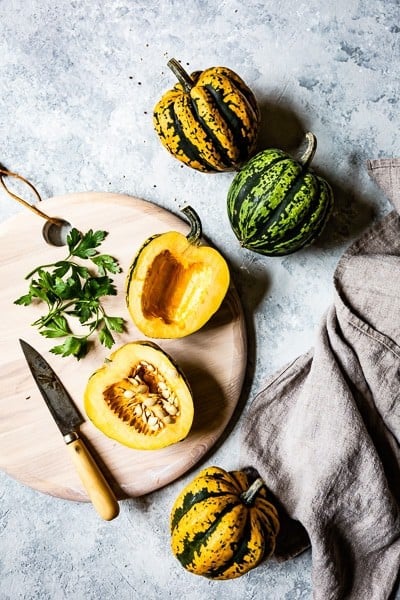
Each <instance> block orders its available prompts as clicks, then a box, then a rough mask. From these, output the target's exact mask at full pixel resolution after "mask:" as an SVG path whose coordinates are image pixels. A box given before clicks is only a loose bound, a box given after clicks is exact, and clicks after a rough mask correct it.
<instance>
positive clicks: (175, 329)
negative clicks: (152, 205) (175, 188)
mask: <svg viewBox="0 0 400 600" xmlns="http://www.w3.org/2000/svg"><path fill="white" fill-rule="evenodd" d="M182 212H183V213H184V214H185V215H186V216H187V217H188V218H189V220H190V223H191V229H190V232H189V234H188V235H187V236H184V235H183V234H182V233H179V232H177V231H169V232H167V233H163V234H158V235H154V236H152V237H150V238H149V239H148V240H146V242H145V243H144V245H143V246H142V247H141V249H140V250H139V252H138V253H137V255H136V257H135V258H134V260H133V262H132V265H131V268H130V270H129V273H128V277H127V285H126V302H127V306H128V310H129V313H130V315H131V317H132V320H133V322H134V323H135V325H136V326H137V327H138V329H139V330H140V331H141V332H142V333H143V334H144V335H146V336H147V337H150V338H181V337H184V336H186V335H189V334H190V333H193V332H194V331H197V330H198V329H200V328H201V327H202V326H203V325H204V324H205V323H206V322H207V321H208V320H209V319H210V317H211V316H212V315H213V314H214V313H215V312H216V311H217V310H218V308H219V306H220V305H221V302H222V300H223V299H224V297H225V295H226V292H227V291H228V287H229V281H230V275H229V268H228V265H227V263H226V261H225V259H224V258H223V257H222V255H221V254H220V253H219V252H218V251H217V250H215V249H214V248H210V247H209V246H199V244H200V237H201V223H200V219H199V217H198V215H197V213H196V212H195V211H194V210H193V209H192V208H191V207H189V206H187V207H185V208H184V209H183V211H182Z"/></svg>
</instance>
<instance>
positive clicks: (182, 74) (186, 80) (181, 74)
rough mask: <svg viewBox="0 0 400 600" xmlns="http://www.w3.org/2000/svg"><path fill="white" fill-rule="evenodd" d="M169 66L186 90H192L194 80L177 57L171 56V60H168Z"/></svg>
mask: <svg viewBox="0 0 400 600" xmlns="http://www.w3.org/2000/svg"><path fill="white" fill-rule="evenodd" d="M167 66H168V67H169V68H170V69H171V71H172V72H173V74H174V75H175V77H176V78H177V79H178V81H179V83H180V84H181V85H182V87H183V89H184V90H185V92H190V90H191V89H192V87H193V86H194V81H193V79H192V78H191V77H190V75H189V74H188V73H187V72H186V71H185V69H184V68H183V67H182V65H181V64H180V63H179V62H178V61H177V60H176V59H175V58H171V60H169V61H168V62H167Z"/></svg>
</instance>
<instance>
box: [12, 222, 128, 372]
mask: <svg viewBox="0 0 400 600" xmlns="http://www.w3.org/2000/svg"><path fill="white" fill-rule="evenodd" d="M106 236H107V232H106V231H93V230H92V229H90V230H89V231H88V232H87V233H85V234H82V233H81V232H80V231H78V230H77V229H75V228H72V229H71V231H70V232H69V234H68V236H67V246H68V251H69V253H68V256H67V257H66V258H65V259H63V260H59V261H57V262H55V263H50V264H46V265H41V266H39V267H36V268H35V269H33V271H31V272H30V273H28V275H27V276H26V277H25V279H27V280H30V283H29V289H28V293H27V294H24V295H23V296H21V297H20V298H18V299H17V300H15V304H20V305H23V306H28V305H30V304H32V303H34V302H42V303H45V304H46V305H47V313H46V314H44V315H43V316H42V317H40V318H39V319H37V320H36V321H35V322H34V323H32V325H33V326H36V327H37V328H38V329H39V333H40V334H41V335H43V336H45V337H47V338H65V339H64V341H63V343H62V344H60V345H57V346H54V347H53V348H51V350H50V352H53V353H54V354H59V355H61V356H69V355H72V356H75V357H76V358H77V359H78V360H79V359H80V358H83V357H84V356H85V355H86V354H87V352H88V349H89V343H90V338H91V337H92V336H93V335H94V334H96V333H97V336H98V338H99V340H100V342H101V344H103V345H104V346H106V347H107V348H111V346H112V345H113V344H114V337H113V334H112V332H116V333H122V331H123V330H124V319H123V318H121V317H112V316H110V315H108V314H107V313H106V312H105V310H104V307H103V306H102V304H101V299H102V298H103V297H104V296H115V295H116V293H117V290H116V288H115V286H114V284H113V280H112V279H111V278H110V277H109V276H108V275H107V273H119V272H120V271H121V269H120V267H119V264H118V262H117V261H116V260H115V258H113V257H112V256H110V255H109V254H100V252H99V251H98V249H97V248H98V247H99V246H100V245H101V243H102V242H103V241H104V239H105V237H106ZM75 258H78V259H81V260H89V261H90V263H92V264H91V265H90V266H91V269H89V268H88V267H86V266H83V265H82V264H80V263H79V262H76V260H74V259H75ZM71 318H76V319H77V320H78V321H79V323H80V324H81V325H82V326H84V327H85V328H86V329H85V333H83V334H81V335H77V334H74V333H73V331H72V330H71V327H70V319H71Z"/></svg>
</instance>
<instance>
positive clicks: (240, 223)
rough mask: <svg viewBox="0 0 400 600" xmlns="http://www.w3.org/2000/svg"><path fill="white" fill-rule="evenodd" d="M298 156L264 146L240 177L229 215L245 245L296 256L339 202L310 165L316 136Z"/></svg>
mask: <svg viewBox="0 0 400 600" xmlns="http://www.w3.org/2000/svg"><path fill="white" fill-rule="evenodd" d="M306 139H307V142H308V146H307V149H306V151H305V152H304V154H303V156H302V157H301V158H300V159H299V160H295V159H294V158H292V157H291V156H290V155H289V154H287V153H286V152H283V151H282V150H279V149H268V150H263V151H262V152H259V153H258V154H256V155H255V156H254V157H253V158H251V159H250V160H249V161H248V163H247V164H246V165H244V167H243V168H242V169H241V170H240V171H239V172H238V173H237V174H236V175H235V177H234V179H233V181H232V183H231V186H230V188H229V191H228V203H227V204H228V216H229V220H230V223H231V226H232V229H233V231H234V233H235V235H236V237H237V238H238V240H239V241H240V244H241V246H243V247H244V248H248V249H249V250H253V251H254V252H258V253H259V254H264V255H266V256H281V255H285V254H291V253H292V252H296V251H297V250H300V249H301V248H303V247H304V246H307V245H309V244H311V243H312V242H313V241H314V240H315V239H316V238H317V237H318V236H319V235H320V233H321V231H322V229H323V228H324V226H325V224H326V222H327V220H328V218H329V216H330V213H331V210H332V206H333V192H332V189H331V187H330V185H329V183H328V182H327V181H325V180H324V179H323V178H322V177H319V176H318V175H316V174H315V173H314V172H313V171H312V170H311V169H310V167H309V165H310V163H311V160H312V158H313V156H314V153H315V149H316V143H317V141H316V138H315V136H314V135H313V134H312V133H310V132H309V133H307V134H306Z"/></svg>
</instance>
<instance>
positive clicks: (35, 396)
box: [0, 193, 246, 501]
mask: <svg viewBox="0 0 400 600" xmlns="http://www.w3.org/2000/svg"><path fill="white" fill-rule="evenodd" d="M40 208H41V210H42V211H43V212H44V213H46V214H48V215H50V216H55V217H61V218H63V219H65V220H66V221H68V222H69V223H71V224H72V226H74V227H76V228H78V229H79V230H80V231H82V232H86V231H87V230H88V229H95V230H96V229H104V230H106V231H107V232H108V236H107V238H106V240H105V241H104V242H103V244H102V246H101V251H102V252H104V253H108V254H111V255H112V256H114V257H115V258H116V259H117V260H118V261H119V263H120V265H121V267H122V269H123V272H122V273H121V274H118V275H114V276H113V279H114V282H115V284H116V286H117V290H118V294H117V296H115V297H110V298H108V299H107V309H108V310H107V312H108V313H109V314H111V315H115V316H123V317H125V319H126V322H127V331H126V332H125V333H124V334H122V335H119V336H118V338H117V340H116V344H115V346H114V347H113V349H112V350H115V349H116V347H117V346H119V345H121V344H123V343H125V342H127V341H132V340H140V339H143V338H144V336H143V334H141V333H140V332H139V331H138V330H137V329H136V328H135V326H134V325H133V324H132V323H131V321H130V319H129V316H128V312H127V309H126V306H125V299H124V285H125V278H126V274H127V272H128V268H129V265H130V263H131V260H132V258H133V256H134V255H135V254H136V251H137V250H138V249H139V248H140V246H141V245H142V243H143V242H144V241H145V239H147V238H148V237H149V236H150V235H153V234H154V233H162V232H165V231H170V230H175V231H180V232H182V233H184V234H185V235H186V234H187V232H188V231H189V226H188V224H187V223H186V222H185V221H183V220H181V219H180V218H178V217H177V216H175V215H173V214H172V213H170V212H168V211H166V210H164V209H162V208H160V207H157V206H155V205H154V204H152V203H150V202H146V201H144V200H140V199H138V198H134V197H130V196H126V195H119V194H110V193H79V194H68V195H65V196H58V197H56V198H52V199H49V200H46V201H43V202H41V203H40ZM200 216H201V215H200ZM45 224H46V222H45V221H44V220H43V219H41V218H40V217H38V216H37V215H35V214H33V213H31V212H29V211H23V213H19V214H18V215H16V216H15V217H13V218H11V219H9V220H8V221H6V222H5V223H3V224H2V225H0V254H1V266H0V281H1V282H2V285H1V287H0V311H1V315H2V319H1V336H0V338H1V339H0V380H1V387H2V390H1V394H0V468H1V469H3V470H4V471H6V472H7V473H8V474H9V475H11V476H12V477H14V478H15V479H17V480H19V481H21V482H22V483H24V484H27V485H28V486H30V487H32V488H34V489H37V490H40V491H42V492H46V493H49V494H52V495H54V496H58V497H61V498H65V499H71V500H81V501H87V500H88V498H87V495H86V492H85V491H84V489H83V488H82V486H81V483H80V480H79V478H78V476H77V474H76V472H75V470H74V467H73V466H72V464H71V462H70V458H69V455H68V452H67V451H66V448H65V445H64V442H63V439H62V437H61V435H60V432H59V430H58V428H57V426H56V425H55V423H54V421H53V420H52V417H51V416H50V413H49V411H48V409H47V407H46V405H45V403H44V401H43V399H42V397H41V395H40V393H39V391H38V389H37V387H36V384H35V383H34V381H33V379H32V376H31V374H30V371H29V369H28V366H27V364H26V362H25V359H24V357H23V355H22V351H21V348H20V345H19V341H18V340H19V338H22V339H24V340H26V341H27V342H29V343H30V344H31V345H32V346H34V347H35V348H36V349H37V350H38V351H39V352H41V353H42V354H43V356H44V357H45V358H46V359H47V360H48V362H49V363H50V364H51V365H52V366H53V368H54V369H55V371H56V372H57V374H58V375H59V377H60V379H61V381H62V382H63V383H64V385H65V387H66V388H67V389H68V391H69V393H70V394H71V396H72V398H73V399H74V401H75V403H76V405H77V406H78V408H79V409H80V410H81V411H82V414H83V415H84V414H85V413H84V410H83V403H82V396H83V391H84V388H85V385H86V382H87V379H88V377H89V376H90V375H91V373H92V372H93V371H95V370H96V369H97V368H98V367H100V366H101V364H102V363H103V361H104V359H105V358H106V357H107V356H108V355H109V354H110V352H112V350H111V351H109V350H107V349H106V348H104V347H103V346H101V345H100V344H96V346H95V349H94V351H92V352H91V353H90V354H89V355H87V357H85V358H84V359H83V360H81V361H79V362H78V361H76V359H74V358H71V357H66V358H62V357H58V356H55V355H53V354H52V353H50V352H49V349H50V348H51V347H52V345H54V344H55V343H59V341H58V340H49V339H46V338H44V337H42V336H41V335H40V334H39V333H38V331H37V330H36V328H34V327H32V326H31V323H32V322H33V321H34V320H35V319H36V318H38V317H39V316H40V315H42V314H43V307H40V306H36V307H33V306H29V307H25V306H17V305H15V304H13V301H14V300H15V299H16V298H18V297H19V296H21V295H22V294H25V293H26V292H27V288H28V285H27V281H25V280H24V277H25V275H26V274H27V273H28V272H29V271H30V270H32V269H33V268H35V267H37V266H39V265H42V264H46V263H49V262H50V263H51V262H54V261H56V260H61V259H62V258H64V257H65V256H66V247H65V246H61V247H60V246H55V245H51V244H48V243H47V242H46V241H45V239H44V237H43V226H44V225H45ZM155 341H156V342H157V343H158V344H159V345H160V346H161V347H162V348H163V349H165V350H166V351H167V352H168V353H169V354H170V355H171V356H172V357H173V358H174V359H175V360H176V361H177V362H178V363H179V364H180V366H181V367H182V369H183V370H184V372H185V373H186V375H187V377H188V379H189V382H190V384H191V387H192V390H193V395H194V404H195V419H194V424H193V427H192V430H191V432H190V434H189V436H188V437H187V438H186V439H185V440H184V441H182V442H180V443H178V444H175V445H173V446H170V447H168V448H165V449H163V450H156V451H136V450H132V449H129V448H126V447H125V446H122V445H121V444H119V443H117V442H115V441H113V440H111V439H109V438H107V437H106V436H105V435H104V434H102V433H101V432H100V431H98V430H97V429H96V428H95V427H94V426H93V425H92V423H91V422H89V421H85V423H84V424H83V425H82V427H81V432H82V434H83V435H84V437H85V439H86V440H87V441H88V445H89V446H90V447H91V449H92V451H93V453H94V454H95V456H96V457H97V459H98V460H99V462H100V464H101V465H102V468H103V470H104V471H105V473H106V475H107V477H108V479H109V481H110V483H111V485H112V486H113V488H114V490H115V492H116V494H117V495H118V496H119V497H120V498H123V497H127V496H128V497H129V496H140V495H142V494H146V493H148V492H151V491H154V490H156V489H158V488H160V487H162V486H164V485H166V484H168V483H170V482H171V481H173V480H175V479H176V478H178V477H179V476H180V475H182V474H184V473H185V472H187V471H188V470H189V469H190V468H191V467H193V465H195V464H196V462H197V461H199V459H201V458H202V457H203V456H204V455H205V453H206V452H207V451H208V450H209V449H210V448H212V447H213V445H214V444H215V443H216V441H217V440H218V438H220V436H221V434H222V432H223V431H224V429H225V428H226V426H227V424H228V422H229V421H230V419H231V417H232V415H233V412H234V410H235V407H236V405H237V403H238V400H239V397H240V393H241V388H242V384H243V378H244V373H245V365H246V332H245V324H244V318H243V313H242V309H241V306H240V302H239V299H238V295H237V292H236V291H235V289H234V287H233V285H232V286H231V288H230V290H229V292H228V294H227V296H226V298H225V300H224V302H223V304H222V306H221V308H220V309H219V311H218V312H217V313H216V315H214V317H212V319H211V320H210V321H209V323H208V324H207V325H206V326H205V327H204V328H203V329H201V330H200V331H199V332H196V333H194V334H192V335H190V336H188V337H186V338H182V339H179V340H155Z"/></svg>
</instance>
